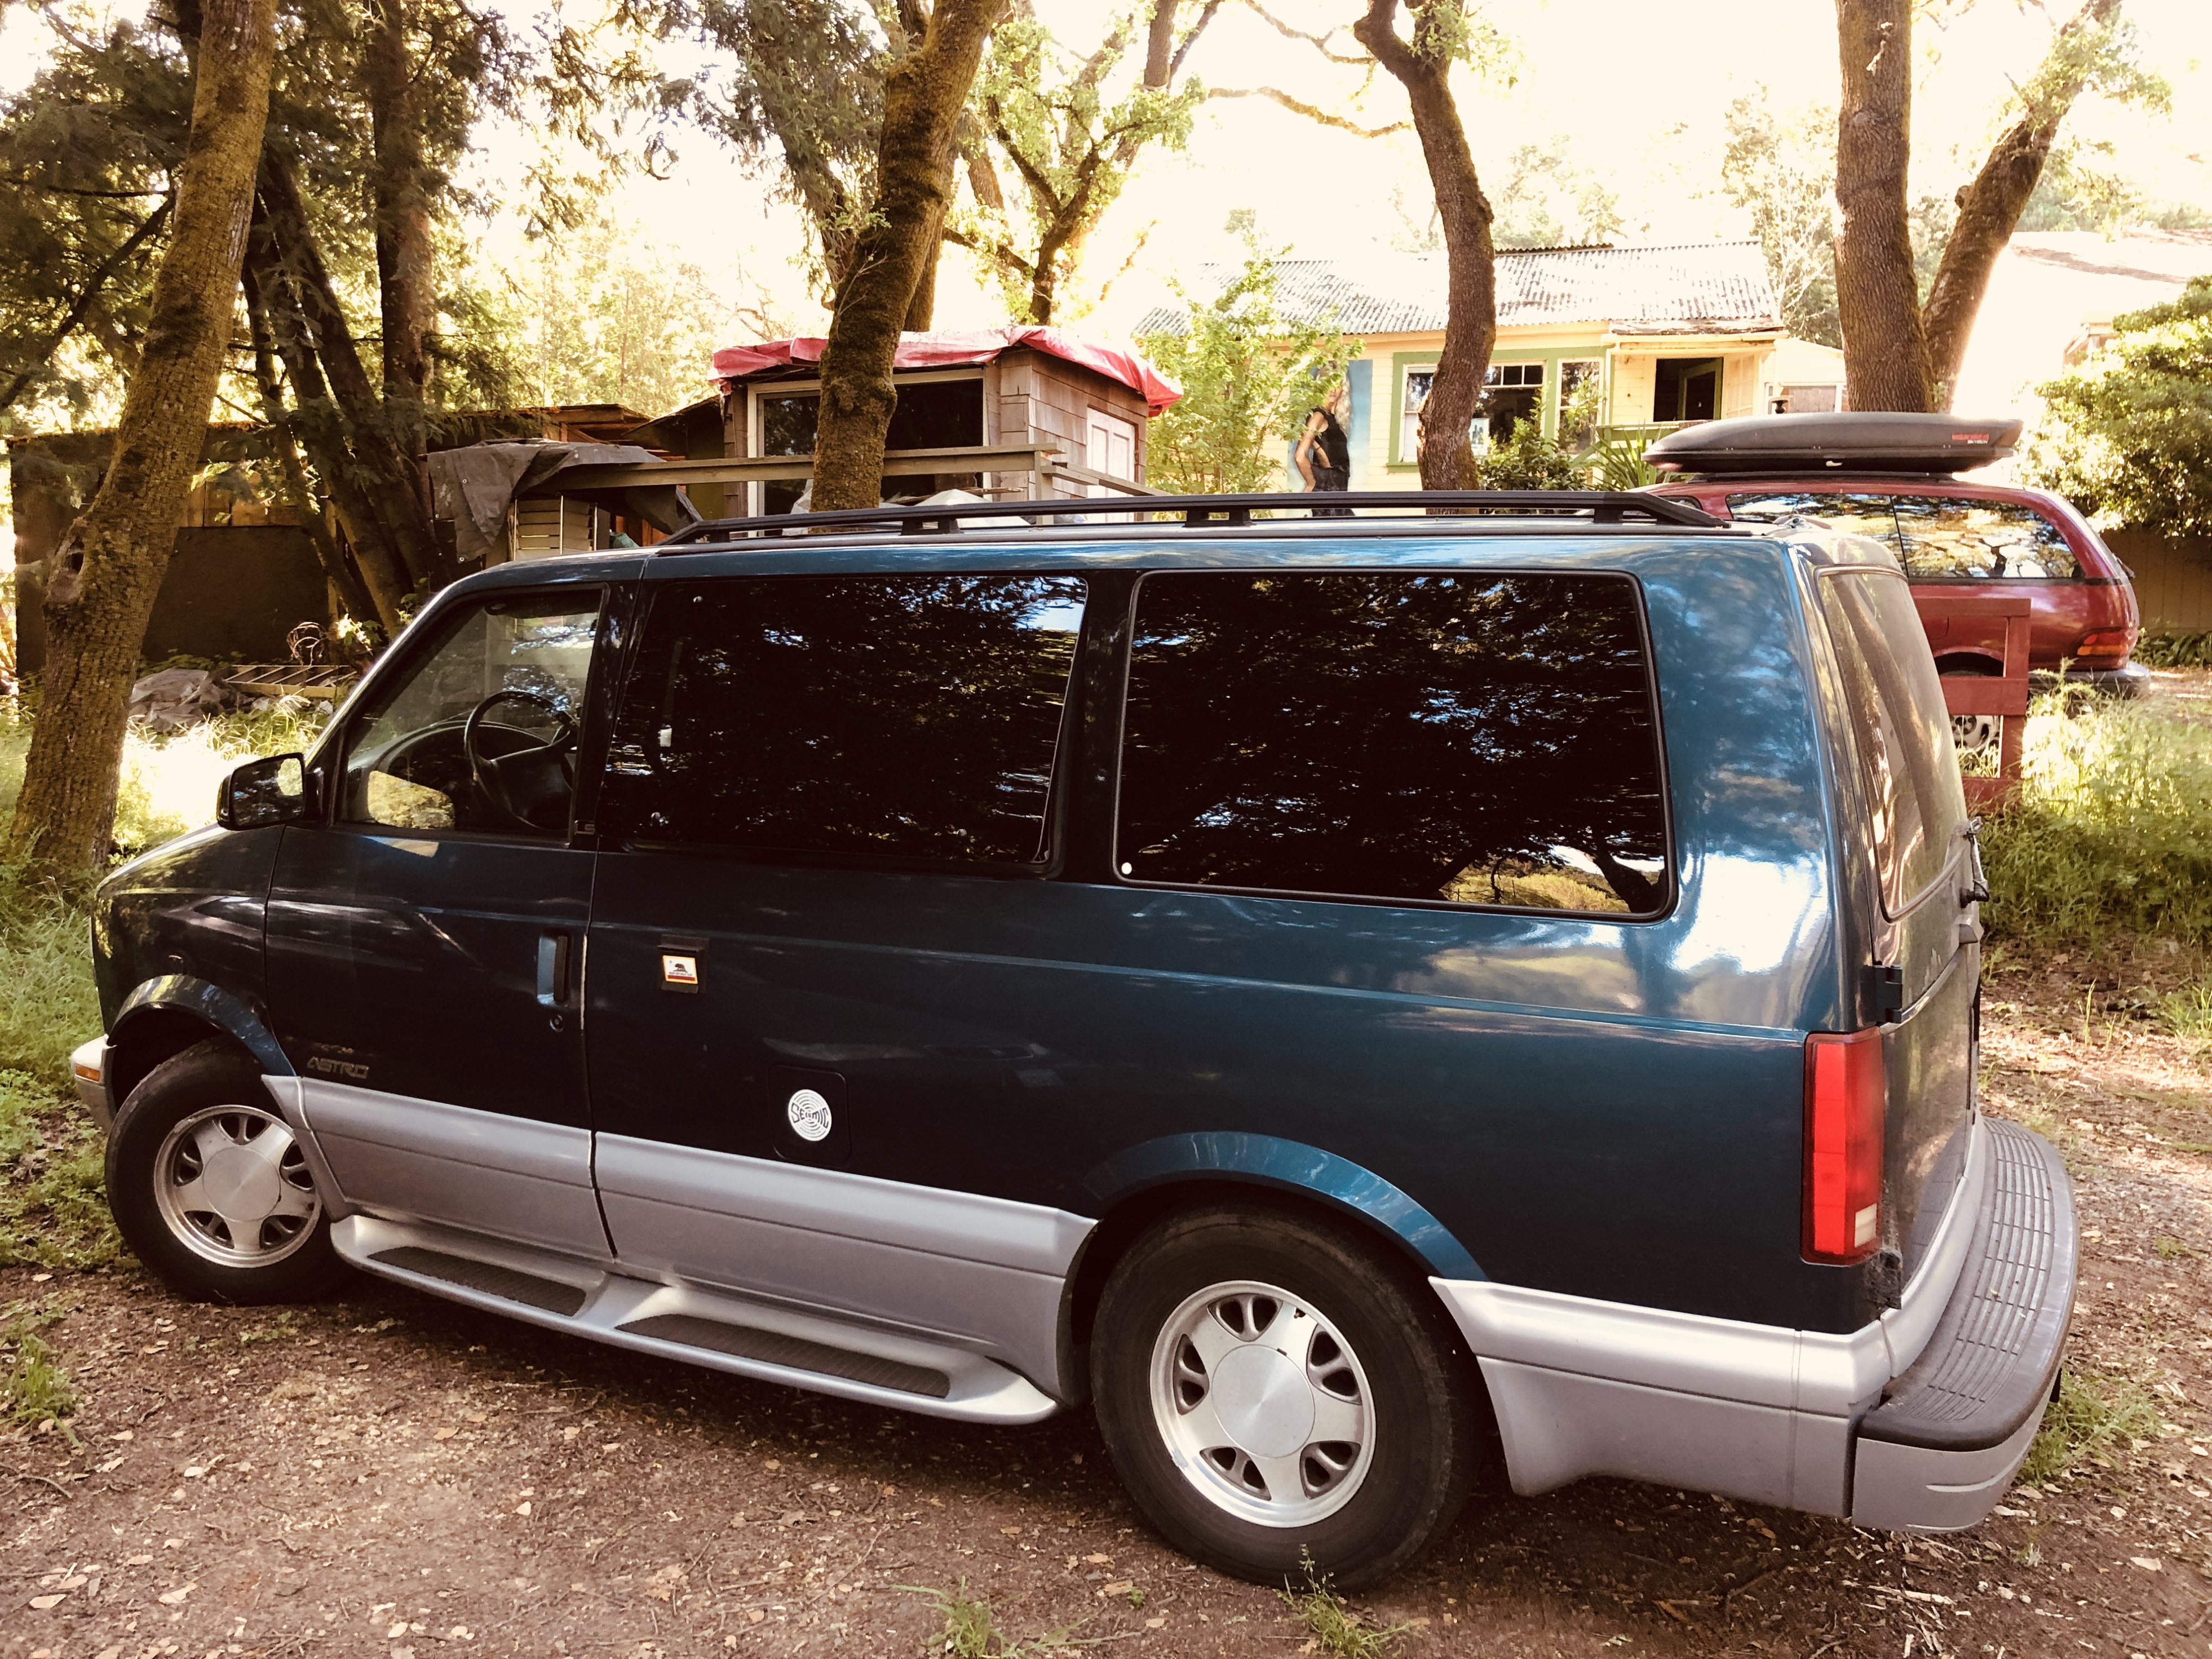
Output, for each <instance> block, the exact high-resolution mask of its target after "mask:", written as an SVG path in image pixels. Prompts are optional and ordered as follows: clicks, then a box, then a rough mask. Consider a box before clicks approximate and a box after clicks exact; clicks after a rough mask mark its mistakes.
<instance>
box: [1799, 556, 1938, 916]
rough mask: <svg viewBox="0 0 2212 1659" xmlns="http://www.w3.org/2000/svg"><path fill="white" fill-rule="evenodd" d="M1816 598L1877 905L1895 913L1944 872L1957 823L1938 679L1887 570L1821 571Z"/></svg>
mask: <svg viewBox="0 0 2212 1659" xmlns="http://www.w3.org/2000/svg"><path fill="white" fill-rule="evenodd" d="M1820 609H1821V611H1822V613H1823V614H1824V615H1825V616H1826V618H1827V623H1828V637H1829V638H1830V639H1831V640H1832V641H1834V643H1835V647H1836V657H1837V660H1838V664H1839V665H1840V666H1841V668H1842V670H1843V678H1844V698H1845V700H1846V701H1847V702H1849V704H1850V715H1851V729H1852V736H1853V738H1854V739H1855V746H1856V747H1857V750H1858V759H1859V769H1860V771H1861V773H1862V775H1863V777H1864V779H1865V783H1866V793H1867V798H1868V801H1869V806H1870V808H1871V813H1872V820H1873V822H1872V833H1873V836H1874V854H1875V870H1876V872H1877V873H1878V874H1879V876H1880V878H1881V893H1882V905H1883V908H1884V909H1885V911H1886V912H1887V914H1888V915H1901V914H1902V913H1903V912H1904V911H1905V908H1907V907H1909V906H1910V905H1911V902H1912V901H1913V900H1914V899H1915V898H1917V897H1918V896H1919V895H1920V894H1921V893H1922V892H1923V890H1925V889H1926V888H1927V886H1928V884H1929V883H1930V882H1931V881H1934V880H1935V879H1936V878H1937V877H1938V876H1940V875H1942V873H1943V872H1944V870H1945V869H1946V868H1947V867H1948V866H1949V864H1950V861H1951V854H1952V849H1953V848H1954V845H1955V844H1956V842H1957V841H1958V835H1959V829H1960V825H1962V824H1963V823H1965V822H1966V794H1965V790H1964V788H1963V787H1962V786H1961V785H1960V781H1959V761H1958V757H1957V754H1956V753H1955V751H1954V750H1953V748H1952V746H1951V721H1950V717H1949V715H1948V713H1947V712H1946V711H1945V708H1944V706H1943V686H1942V681H1941V680H1939V679H1938V678H1936V661H1935V659H1934V658H1933V657H1932V656H1930V655H1929V650H1928V636H1927V635H1926V634H1925V633H1923V631H1922V629H1921V626H1920V616H1919V613H1918V612H1917V611H1915V610H1914V609H1913V605H1912V590H1911V588H1910V587H1908V586H1906V585H1905V581H1904V580H1903V578H1901V577H1900V576H1899V574H1897V573H1895V572H1894V571H1888V570H1882V569H1879V568H1868V567H1863V566H1862V567H1860V568H1856V569H1842V570H1826V571H1823V572H1821V574H1820Z"/></svg>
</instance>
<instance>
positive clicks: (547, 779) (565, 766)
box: [461, 690, 576, 831]
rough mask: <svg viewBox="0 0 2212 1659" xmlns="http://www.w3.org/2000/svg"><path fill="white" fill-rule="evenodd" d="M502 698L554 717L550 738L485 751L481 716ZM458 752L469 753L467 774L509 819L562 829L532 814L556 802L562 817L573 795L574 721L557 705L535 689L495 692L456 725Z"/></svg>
mask: <svg viewBox="0 0 2212 1659" xmlns="http://www.w3.org/2000/svg"><path fill="white" fill-rule="evenodd" d="M502 702H526V703H530V704H532V705H533V706H534V707H536V708H541V709H543V710H544V712H545V713H546V714H549V715H550V716H551V717H552V720H553V724H554V732H553V738H552V740H551V741H550V742H549V743H543V744H536V745H535V746H533V747H532V748H528V749H517V750H513V751H512V752H510V753H508V754H505V755H487V754H485V753H484V752H483V743H482V740H481V733H482V732H483V725H484V715H485V714H486V713H487V712H488V711H489V710H490V709H491V708H495V707H496V706H497V705H498V704H500V703H502ZM503 729H504V730H507V731H512V730H513V727H511V726H509V727H505V728H503ZM461 752H462V753H463V754H465V755H466V756H467V757H468V760H469V775H470V776H471V778H472V779H474V780H475V781H476V786H477V788H478V789H480V790H482V791H483V795H484V799H487V800H489V802H490V803H491V804H492V805H494V806H495V807H497V808H498V809H499V810H500V811H502V812H504V813H506V814H507V817H510V818H512V819H513V820H514V821H515V822H516V823H520V824H521V825H522V826H523V827H525V828H526V829H536V830H539V831H546V830H552V829H559V828H560V827H561V826H560V825H559V824H557V823H540V822H538V817H537V816H536V815H537V814H538V813H540V812H543V811H545V809H546V808H547V807H549V806H558V807H559V808H561V809H562V816H563V817H565V816H566V811H567V807H568V801H569V800H570V799H571V798H572V797H573V795H574V793H575V787H576V722H575V721H574V720H571V719H569V718H568V714H567V712H566V711H565V710H563V709H562V707H561V705H560V704H559V703H557V702H554V701H553V699H552V698H550V697H549V696H544V695H543V694H541V693H539V692H536V691H514V690H507V691H495V692H493V693H492V694H491V696H488V697H486V698H485V699H484V700H483V702H479V703H478V704H477V706H476V707H475V708H471V709H470V710H469V717H468V719H467V720H465V722H463V724H462V726H461Z"/></svg>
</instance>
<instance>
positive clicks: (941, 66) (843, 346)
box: [814, 0, 1004, 512]
mask: <svg viewBox="0 0 2212 1659" xmlns="http://www.w3.org/2000/svg"><path fill="white" fill-rule="evenodd" d="M1003 3H1004V0H938V5H937V9H936V11H935V13H934V14H933V15H932V16H931V18H930V20H929V26H928V29H927V32H926V33H924V34H923V36H922V39H921V45H920V46H918V47H916V48H915V50H914V51H912V52H908V54H907V55H906V56H905V57H904V58H901V59H900V60H899V61H898V63H896V64H894V65H893V66H892V67H891V69H890V71H889V72H888V73H887V74H886V75H885V76H884V127H883V136H882V137H881V139H880V141H879V143H878V150H877V171H876V176H877V181H878V182H877V198H876V208H875V211H874V212H873V213H872V215H870V216H869V218H868V222H867V224H866V228H864V229H863V230H862V231H861V233H860V238H859V240H858V244H857V246H855V248H854V258H853V264H852V267H851V269H850V270H848V271H847V273H846V276H845V279H844V281H843V282H842V283H839V284H838V288H837V300H836V308H835V310H834V311H833V312H832V313H831V316H830V319H829V340H828V342H827V343H825V344H824V346H823V350H822V405H821V407H822V416H821V424H820V426H819V427H818V428H817V431H816V435H815V441H814V506H815V507H816V509H817V511H823V512H828V511H831V510H834V509H836V508H838V507H873V506H875V505H876V503H877V502H878V501H880V500H881V499H882V490H883V473H884V434H885V432H886V431H888V430H889V428H890V419H891V411H892V410H893V409H894V408H896V405H897V403H898V392H897V389H896V386H894V385H893V384H892V380H891V364H892V360H893V358H894V357H895V356H896V353H897V351H898V341H899V329H900V325H902V323H903V322H904V321H905V320H906V318H907V314H908V310H909V308H910V307H912V305H913V303H914V295H915V288H916V286H917V285H918V284H919V283H920V282H921V275H922V271H923V269H924V268H925V266H926V265H927V264H928V262H929V258H930V255H931V253H932V252H933V249H934V246H935V244H936V243H937V241H938V239H939V234H940V232H941V230H942V228H943V226H944V222H945V206H946V204H947V203H949V202H950V200H951V195H952V158H953V137H954V135H955V133H956V132H957V129H958V126H959V122H960V112H961V110H962V108H963V106H965V105H966V103H967V100H968V89H969V87H971V86H972V85H974V83H975V69H976V65H977V64H979V63H980V62H981V59H982V55H983V40H984V37H985V36H986V35H987V34H989V33H990V32H991V28H992V26H993V25H994V24H995V23H996V22H997V21H998V18H999V12H1000V8H1001V6H1002V5H1003Z"/></svg>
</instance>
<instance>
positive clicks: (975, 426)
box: [752, 374, 983, 513]
mask: <svg viewBox="0 0 2212 1659" xmlns="http://www.w3.org/2000/svg"><path fill="white" fill-rule="evenodd" d="M897 386H898V406H897V408H896V409H895V410H892V411H891V423H890V430H888V431H887V432H886V433H884V448H885V449H954V448H959V447H973V446H976V445H980V444H981V442H982V441H983V380H982V377H981V375H980V374H952V375H943V376H940V375H929V376H927V377H924V376H921V375H915V376H911V377H909V376H906V375H901V376H900V377H899V378H898V380H897ZM821 417H822V387H821V385H820V383H819V382H818V381H814V380H806V381H801V382H797V383H787V384H785V385H781V386H776V385H769V386H756V387H754V388H753V422H752V430H753V453H754V454H756V455H811V454H812V453H814V429H815V427H816V425H817V422H819V421H820V420H821ZM928 482H929V480H928V477H927V475H924V476H923V477H921V478H920V479H908V480H899V479H897V478H896V477H894V478H893V479H892V480H891V483H890V487H891V489H894V490H896V489H898V488H899V487H900V484H901V483H928ZM757 488H758V489H759V490H760V495H761V501H760V507H759V509H758V510H759V511H761V512H763V513H788V512H790V511H791V510H792V506H793V503H794V502H795V501H798V500H799V495H800V493H801V492H802V491H804V490H805V488H806V481H805V479H804V478H779V479H775V480H772V481H771V482H769V483H763V484H761V485H759V486H757ZM924 493H927V491H925V492H924Z"/></svg>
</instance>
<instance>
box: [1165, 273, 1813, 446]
mask: <svg viewBox="0 0 2212 1659" xmlns="http://www.w3.org/2000/svg"><path fill="white" fill-rule="evenodd" d="M1275 271H1276V295H1275V297H1276V306H1277V308H1278V310H1279V311H1280V312H1281V313H1283V314H1284V315H1285V316H1287V317H1291V318H1293V319H1297V320H1299V321H1304V322H1322V321H1324V320H1326V321H1328V322H1331V323H1333V324H1334V326H1335V327H1337V328H1339V329H1341V330H1342V331H1344V332H1345V333H1346V334H1349V335H1352V336H1355V337H1358V339H1359V340H1360V341H1361V342H1362V344H1363V347H1364V349H1363V350H1362V351H1361V353H1360V355H1359V356H1358V357H1357V358H1355V359H1354V360H1353V361H1352V362H1351V364H1350V365H1349V366H1348V367H1347V368H1346V374H1345V379H1346V384H1347V386H1348V387H1349V389H1350V392H1351V402H1352V409H1351V415H1350V418H1349V419H1348V420H1347V421H1346V429H1347V434H1348V435H1349V436H1350V438H1351V441H1352V483H1351V487H1352V489H1415V488H1418V487H1419V471H1418V469H1417V467H1416V465H1415V461H1414V450H1413V445H1414V441H1415V433H1414V417H1415V416H1417V415H1418V414H1419V410H1420V407H1421V404H1422V401H1423V400H1424V399H1425V398H1426V397H1427V396H1428V392H1429V386H1430V384H1431V381H1432V380H1434V378H1435V374H1436V364H1437V356H1438V354H1439V353H1440V352H1441V351H1442V350H1443V339H1444V318H1445V312H1446V302H1445V281H1444V276H1445V272H1444V256H1443V254H1441V253H1430V254H1396V255H1389V254H1386V255H1381V256H1368V255H1363V256H1362V257H1360V258H1356V259H1350V258H1347V259H1283V260H1279V261H1277V262H1276V265H1275ZM1497 271H1498V343H1497V344H1496V346H1495V347H1494V348H1493V349H1492V353H1491V359H1490V370H1489V374H1488V375H1487V377H1486V387H1485V391H1484V393H1483V400H1482V403H1481V404H1480V409H1479V411H1478V413H1477V416H1476V418H1475V422H1474V431H1473V433H1472V434H1471V436H1472V437H1473V439H1474V444H1475V447H1477V448H1478V449H1481V448H1486V447H1488V446H1489V445H1490V444H1492V443H1496V442H1498V441H1502V440H1503V439H1504V437H1505V436H1506V435H1508V434H1509V433H1510V432H1511V431H1512V430H1513V428H1515V427H1516V426H1517V425H1519V424H1520V423H1522V422H1528V421H1533V422H1537V423H1538V424H1539V427H1540V429H1541V431H1542V432H1543V434H1544V435H1545V436H1546V437H1547V438H1559V439H1564V440H1565V441H1568V442H1570V443H1571V444H1573V445H1575V446H1576V447H1584V446H1587V445H1588V444H1589V443H1591V442H1594V441H1596V440H1597V439H1598V438H1600V437H1601V436H1603V435H1607V434H1608V433H1611V432H1613V431H1620V430H1630V431H1656V430H1662V429H1665V428H1671V427H1674V426H1677V425H1680V424H1682V423H1684V422H1690V421H1710V420H1717V419H1721V418H1724V417H1726V416H1733V415H1752V414H1758V413H1763V412H1765V411H1768V410H1774V409H1777V408H1783V409H1788V408H1791V407H1797V408H1813V407H1819V406H1820V403H1821V390H1822V388H1832V387H1836V386H1840V385H1841V383H1842V380H1843V368H1842V358H1843V354H1842V353H1840V352H1833V351H1831V350H1830V349H1829V348H1827V347H1826V346H1820V345H1814V344H1812V343H1809V342H1806V341H1801V340H1793V339H1790V338H1789V337H1787V336H1786V334H1785V332H1784V327H1783V323H1782V319H1781V317H1780V315H1779V314H1778V307H1777V306H1776V304H1775V300H1774V289H1773V286H1772V284H1771V283H1770V282H1769V280H1768V278H1767V274H1766V262H1765V258H1763V257H1762V256H1761V254H1760V252H1759V245H1758V244H1757V243H1756V242H1749V241H1744V242H1699V243H1689V244H1682V245H1678V246H1656V247H1642V246H1628V247H1607V246H1597V247H1549V248H1512V249H1505V250H1501V251H1500V252H1499V253H1498V265H1497ZM1206 274H1207V275H1208V276H1212V277H1213V278H1214V279H1215V280H1216V281H1217V282H1218V281H1224V280H1225V279H1226V278H1227V276H1229V275H1230V274H1231V273H1230V272H1229V270H1227V269H1226V268H1225V267H1224V268H1221V269H1219V270H1210V271H1208V272H1207V273H1206ZM1182 321H1183V319H1182V316H1181V315H1180V314H1179V313H1175V312H1173V311H1170V310H1166V309H1162V310H1158V311H1155V312H1153V313H1152V314H1151V315H1150V316H1148V317H1146V319H1144V321H1143V322H1142V323H1140V324H1139V325H1138V332H1139V334H1146V333H1165V332H1169V331H1173V330H1175V329H1176V328H1178V327H1179V326H1181V325H1182ZM1778 349H1779V351H1780V355H1779V356H1778ZM1778 369H1779V370H1781V371H1783V372H1784V373H1786V374H1788V375H1789V376H1790V379H1789V380H1786V381H1785V380H1778V379H1777V378H1776V371H1777V370H1778ZM1826 395H1827V396H1828V397H1829V398H1831V399H1832V398H1833V397H1835V396H1836V395H1837V394H1836V393H1835V392H1832V391H1829V392H1827V393H1826ZM1827 406H1828V407H1831V408H1832V407H1834V406H1835V404H1834V403H1833V402H1832V401H1830V402H1829V403H1828V404H1827ZM1293 487H1295V486H1293Z"/></svg>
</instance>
